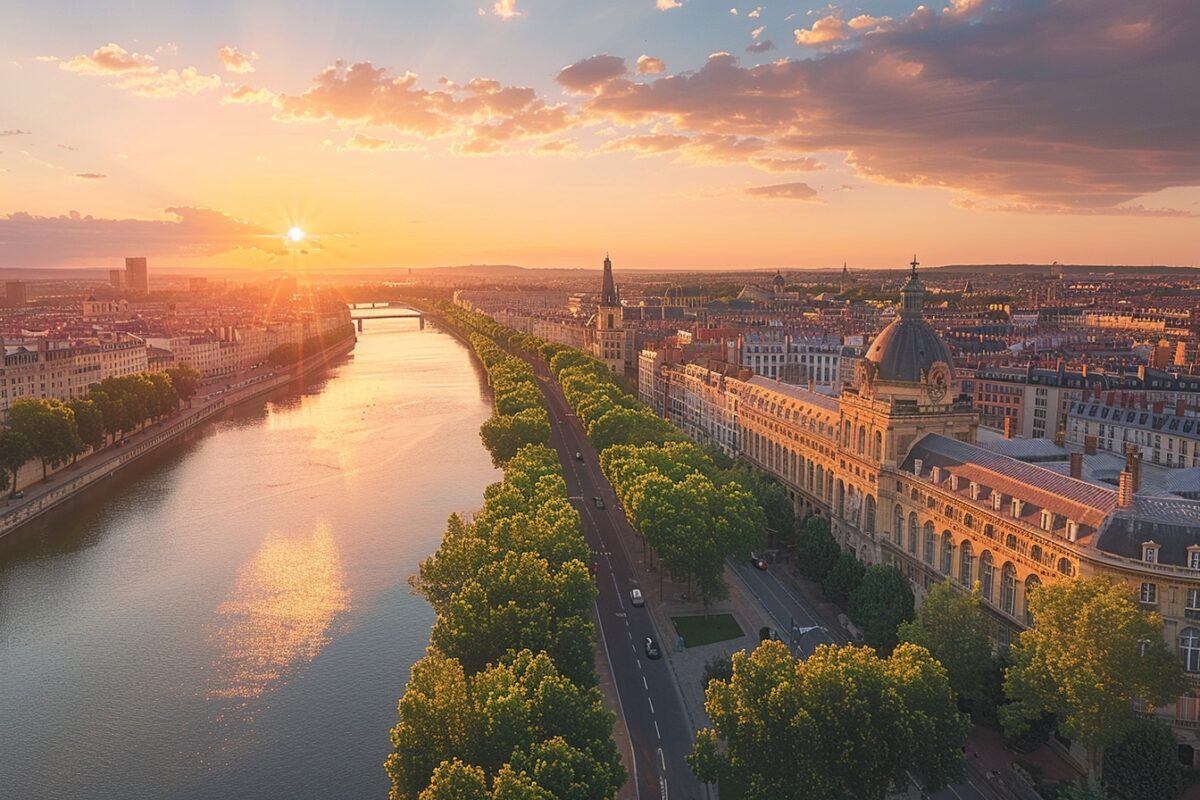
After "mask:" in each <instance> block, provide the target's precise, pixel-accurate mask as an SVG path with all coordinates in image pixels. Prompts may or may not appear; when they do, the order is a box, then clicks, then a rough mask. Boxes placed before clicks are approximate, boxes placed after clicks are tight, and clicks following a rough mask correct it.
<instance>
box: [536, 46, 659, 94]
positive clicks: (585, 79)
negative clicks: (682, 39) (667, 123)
mask: <svg viewBox="0 0 1200 800" xmlns="http://www.w3.org/2000/svg"><path fill="white" fill-rule="evenodd" d="M655 60H656V61H657V59H655ZM658 63H659V64H661V63H662V62H661V61H660V62H658ZM641 65H642V62H641V61H640V60H639V66H641ZM628 71H629V69H628V67H626V66H625V59H623V58H618V57H617V56H608V55H599V56H591V57H590V58H585V59H583V60H582V61H576V62H575V63H574V64H571V65H570V66H566V67H563V68H562V70H561V71H560V72H559V73H558V77H557V78H555V80H556V81H558V84H559V85H560V86H562V87H563V88H564V89H566V90H567V91H569V92H576V93H584V92H591V91H595V90H596V89H599V88H600V87H601V86H603V85H604V84H606V83H608V82H609V81H611V80H614V79H615V78H620V77H621V76H622V75H624V74H625V73H626V72H628Z"/></svg>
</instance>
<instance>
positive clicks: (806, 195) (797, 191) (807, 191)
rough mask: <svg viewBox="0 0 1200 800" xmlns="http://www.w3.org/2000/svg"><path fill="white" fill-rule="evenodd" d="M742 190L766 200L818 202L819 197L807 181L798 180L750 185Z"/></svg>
mask: <svg viewBox="0 0 1200 800" xmlns="http://www.w3.org/2000/svg"><path fill="white" fill-rule="evenodd" d="M743 192H744V193H745V194H748V195H750V196H751V197H761V198H765V199H768V200H805V201H808V202H820V199H819V198H818V197H817V190H816V189H814V188H812V187H811V186H809V185H808V184H807V183H802V182H800V181H796V182H795V183H774V184H771V185H769V186H751V187H749V188H747V189H744V190H743Z"/></svg>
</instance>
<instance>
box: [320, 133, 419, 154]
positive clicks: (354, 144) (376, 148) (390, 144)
mask: <svg viewBox="0 0 1200 800" xmlns="http://www.w3.org/2000/svg"><path fill="white" fill-rule="evenodd" d="M419 149H420V147H419V146H417V145H412V144H400V143H397V142H395V141H393V140H391V139H377V138H376V137H374V136H367V135H366V134H365V133H355V134H354V135H353V136H351V137H350V138H349V139H347V140H346V143H345V144H343V145H341V146H340V147H338V150H342V151H345V150H359V151H365V152H369V153H382V152H386V151H390V150H419Z"/></svg>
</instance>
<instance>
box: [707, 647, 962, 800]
mask: <svg viewBox="0 0 1200 800" xmlns="http://www.w3.org/2000/svg"><path fill="white" fill-rule="evenodd" d="M705 697H706V700H705V706H704V707H705V710H706V711H707V712H708V716H709V718H710V719H711V720H712V727H711V728H706V729H703V730H701V731H700V732H699V733H697V735H696V744H695V749H694V750H693V752H692V755H691V756H690V757H689V763H690V764H691V766H692V768H693V770H695V772H696V774H697V776H699V777H700V778H701V779H702V780H704V781H707V782H717V781H726V782H730V783H736V784H739V785H742V786H745V787H746V791H745V798H746V799H747V800H826V798H860V799H861V800H882V798H883V797H884V796H885V795H886V794H887V792H888V790H889V789H890V788H891V787H892V786H903V785H905V784H906V783H907V776H906V771H907V772H911V773H912V774H913V775H914V776H916V777H917V778H918V779H919V780H920V781H921V782H922V783H923V784H924V785H925V787H926V788H927V789H928V790H930V791H933V790H936V789H939V788H941V787H942V786H945V785H946V784H947V783H948V782H950V781H952V780H956V779H959V778H961V776H962V773H963V753H962V746H963V743H964V742H965V741H966V721H965V719H964V718H963V717H962V716H961V715H959V713H958V711H957V709H956V708H955V705H954V695H953V692H952V691H951V689H950V685H949V682H948V681H947V680H946V673H945V670H944V669H942V667H941V665H939V664H938V663H937V661H936V660H934V658H933V657H932V656H931V655H929V653H928V652H927V651H926V650H924V649H922V648H920V647H917V646H915V645H907V644H906V645H902V646H901V647H899V648H897V649H896V651H895V652H894V653H893V654H892V656H891V657H890V658H887V659H883V658H880V657H878V656H877V655H876V654H875V653H874V652H873V651H871V650H870V649H868V648H856V647H829V646H822V647H819V648H817V651H816V652H815V653H814V654H813V655H812V656H811V657H810V658H808V659H807V660H805V661H797V660H795V659H793V658H792V656H791V654H790V653H789V652H788V650H787V648H786V647H785V646H784V645H783V644H782V643H779V642H764V643H763V644H761V645H760V646H759V647H758V649H757V650H755V651H754V652H753V653H746V652H738V653H735V654H734V655H733V662H732V676H731V677H730V679H729V680H728V681H714V682H712V683H710V684H708V688H707V690H706V692H705Z"/></svg>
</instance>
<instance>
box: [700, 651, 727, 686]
mask: <svg viewBox="0 0 1200 800" xmlns="http://www.w3.org/2000/svg"><path fill="white" fill-rule="evenodd" d="M732 677H733V661H731V660H730V658H729V656H713V657H712V658H710V659H709V660H708V661H705V662H704V677H703V678H702V680H703V686H704V688H705V689H707V688H708V684H709V681H725V682H726V683H728V682H729V679H730V678H732Z"/></svg>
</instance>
